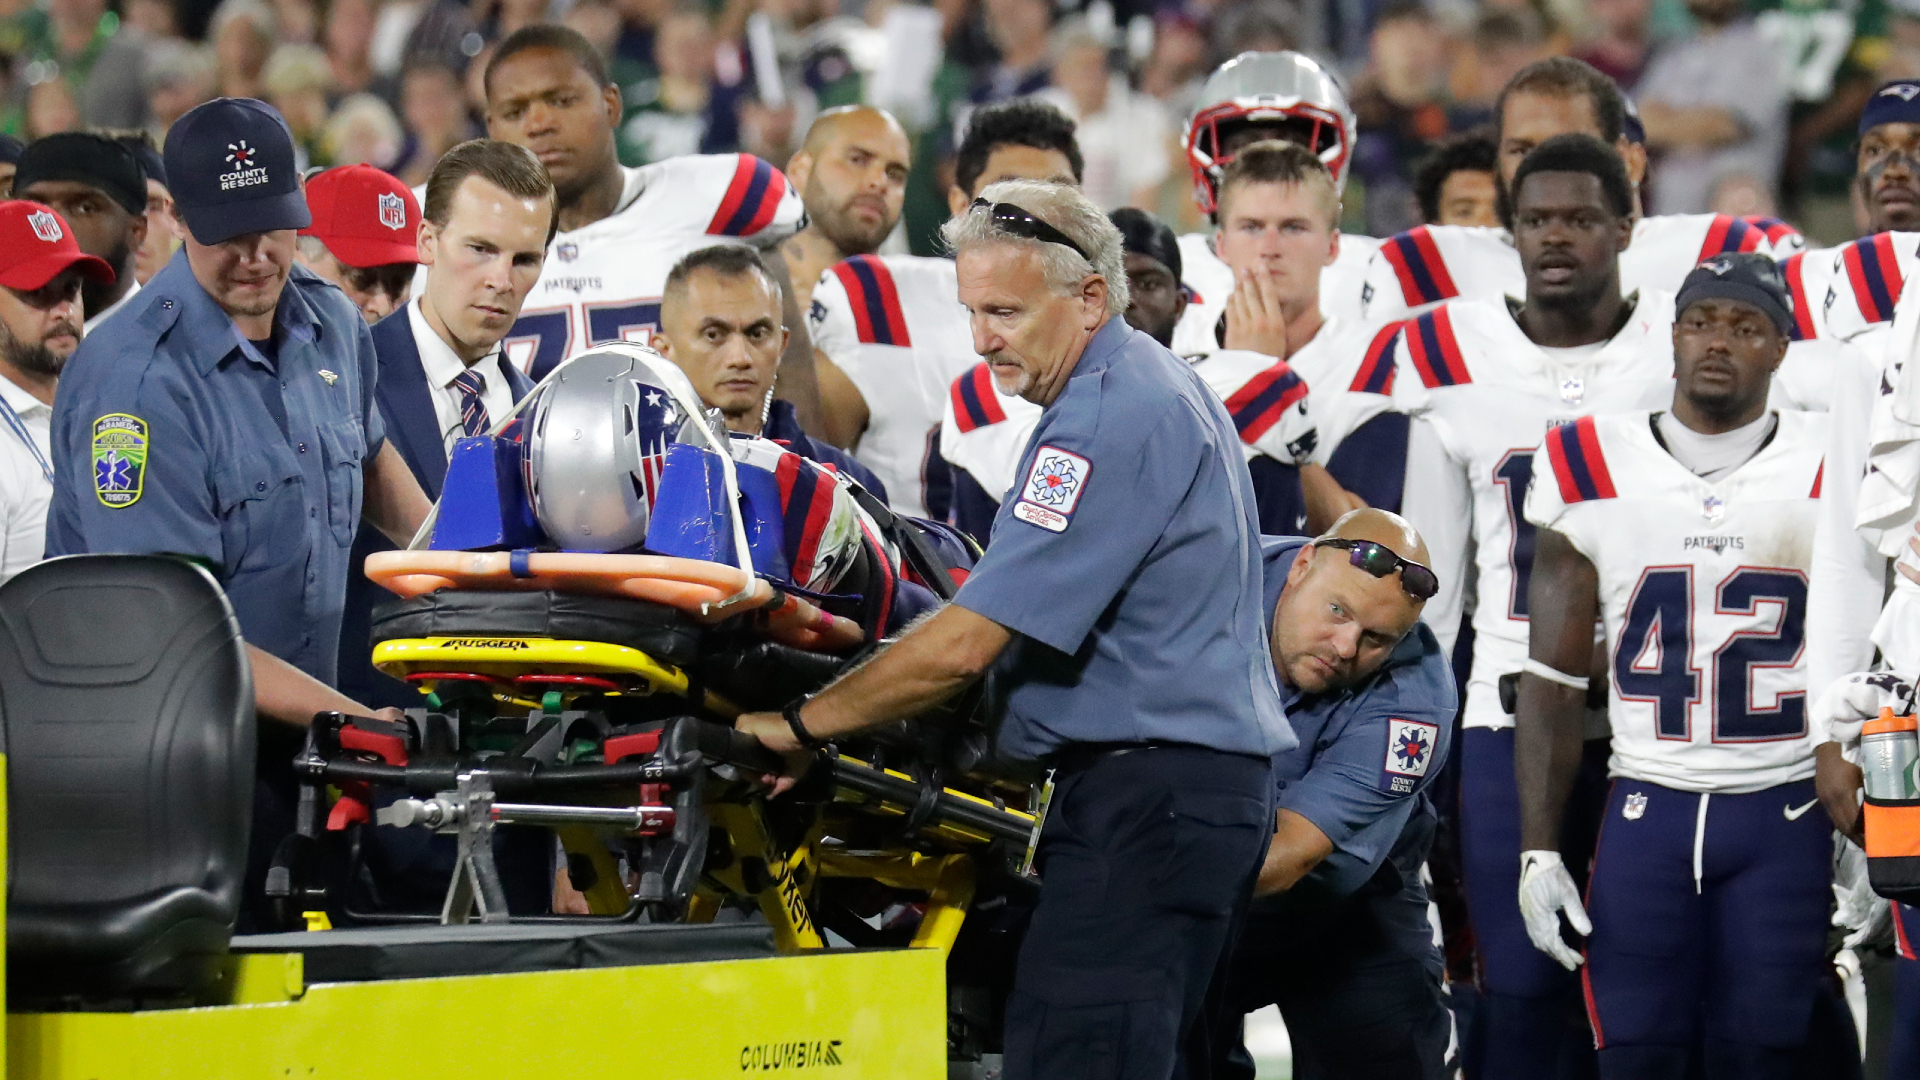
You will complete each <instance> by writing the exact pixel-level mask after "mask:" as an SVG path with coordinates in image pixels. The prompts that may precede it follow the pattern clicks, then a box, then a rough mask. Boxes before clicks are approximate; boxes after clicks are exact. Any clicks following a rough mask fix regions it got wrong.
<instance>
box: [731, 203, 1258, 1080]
mask: <svg viewBox="0 0 1920 1080" xmlns="http://www.w3.org/2000/svg"><path fill="white" fill-rule="evenodd" d="M944 234H945V237H946V240H947V243H948V245H949V246H950V247H951V248H952V249H953V250H954V253H955V256H956V260H957V270H958V275H959V283H960V290H959V295H960V301H961V303H962V304H963V305H964V306H965V307H966V308H967V310H968V312H969V315H970V321H971V323H972V327H973V344H974V349H975V350H976V351H977V352H979V353H980V354H981V356H982V357H984V358H985V359H986V361H987V363H988V364H989V365H991V367H992V370H993V375H994V379H995V381H996V382H997V383H998V384H999V386H1000V388H1001V390H1002V391H1003V392H1007V393H1018V394H1019V395H1020V396H1022V397H1024V398H1026V399H1027V400H1028V401H1031V402H1034V403H1035V404H1038V405H1041V406H1043V407H1044V408H1045V412H1044V413H1042V415H1041V417H1040V421H1039V426H1038V427H1037V428H1036V429H1035V431H1034V434H1033V437H1032V439H1031V440H1030V441H1029V443H1028V445H1027V449H1026V451H1025V453H1024V455H1023V457H1022V459H1021V462H1020V467H1019V469H1018V471H1017V472H1016V474H1015V475H1017V476H1019V477H1020V478H1021V479H1020V481H1019V487H1018V489H1017V490H1016V491H1014V492H1012V493H1010V494H1009V496H1008V498H1007V500H1006V502H1005V503H1004V504H1003V505H1002V506H1001V508H1000V513H999V516H998V518H997V519H996V520H995V521H994V527H993V544H992V546H991V547H990V548H989V549H988V551H987V554H986V555H985V557H984V558H982V559H981V560H980V562H979V563H978V564H977V565H976V566H975V567H974V569H973V574H972V576H971V577H969V578H968V579H967V582H966V584H965V585H963V586H962V587H961V589H960V593H959V595H958V596H957V597H956V598H955V600H954V602H953V603H952V604H950V605H949V606H947V607H946V608H944V609H942V610H941V611H940V612H938V613H937V614H935V615H933V616H931V617H929V618H928V619H926V620H925V621H923V622H921V623H919V624H917V625H916V626H914V627H913V628H912V629H910V630H909V631H907V632H906V633H905V634H904V635H902V636H901V637H900V639H899V640H898V641H897V642H896V643H894V644H893V645H892V646H891V647H890V648H888V649H886V650H884V651H882V652H881V653H879V654H878V655H877V656H876V657H875V658H874V659H873V660H872V661H871V662H869V663H867V664H865V665H863V666H862V667H860V668H858V669H856V670H855V671H853V672H852V673H850V674H848V675H847V676H845V677H843V678H842V679H840V680H839V681H838V682H837V683H835V684H834V685H832V686H829V687H828V688H827V689H825V690H823V691H821V692H820V693H819V694H817V695H815V696H814V697H812V698H810V699H808V700H806V701H803V702H797V703H795V704H794V705H790V706H789V707H788V708H787V709H786V710H785V711H784V712H782V713H756V714H749V715H747V716H744V717H742V718H741V719H740V721H739V726H740V727H741V728H742V729H743V730H746V731H748V732H751V733H752V734H753V735H755V736H757V737H758V738H759V739H760V741H761V742H762V743H765V744H766V745H767V746H769V747H771V748H773V749H776V750H779V751H782V752H785V753H788V754H789V761H790V765H789V772H790V773H792V772H798V771H804V769H805V767H806V762H807V760H808V758H807V757H806V756H805V755H804V754H803V753H801V751H803V750H804V749H805V748H807V747H810V746H813V745H817V744H818V743H820V742H824V741H826V740H830V739H833V738H836V737H839V736H842V735H846V734H849V733H851V732H854V731H857V730H860V729H863V728H867V727H871V726H874V725H876V724H883V723H887V722H890V721H894V720H897V719H900V718H903V717H909V716H913V715H916V714H918V713H921V712H923V711H925V710H926V709H927V708H929V707H931V706H933V705H935V704H937V703H939V702H940V701H943V700H945V699H946V698H949V697H951V696H952V695H954V694H955V693H957V692H958V691H959V690H961V689H962V688H963V687H965V686H966V685H968V684H969V683H971V682H972V681H973V680H975V679H977V678H979V677H980V675H981V674H982V673H983V672H984V671H986V670H987V668H988V667H989V666H990V665H994V666H995V667H996V671H997V673H998V676H999V677H1001V678H1002V679H1004V683H1003V684H1002V685H1003V688H1004V693H1005V699H1006V700H1005V706H1004V707H1005V717H1004V720H1003V721H1002V724H1001V728H1000V749H1001V752H1002V753H1003V754H1007V755H1010V756H1017V757H1028V758H1037V759H1040V760H1042V761H1044V762H1046V763H1047V764H1048V765H1050V766H1052V767H1053V768H1054V770H1055V772H1054V779H1055V783H1056V786H1055V789H1054V792H1053V797H1052V801H1051V808H1050V811H1049V813H1048V815H1047V817H1046V822H1045V827H1044V829H1043V831H1042V833H1041V837H1040V844H1039V854H1038V861H1037V863H1036V866H1037V868H1038V870H1039V872H1040V875H1041V878H1042V880H1043V881H1044V882H1045V884H1044V886H1043V887H1042V889H1041V891H1040V901H1039V905H1038V907H1037V908H1036V909H1035V911H1034V915H1033V920H1032V923H1031V926H1030V928H1029V929H1028V932H1027V936H1026V939H1025V942H1024V944H1023V945H1022V946H1021V950H1020V955H1019V960H1018V962H1017V966H1016V970H1015V973H1014V982H1013V991H1012V994H1011V996H1010V998H1009V1001H1008V1005H1007V1021H1006V1040H1005V1052H1006V1076H1007V1077H1008V1080H1035V1078H1046V1077H1058V1076H1077V1075H1097V1076H1114V1077H1138V1078H1141V1080H1166V1078H1168V1077H1170V1076H1173V1075H1176V1070H1179V1071H1178V1073H1177V1074H1178V1075H1182V1076H1185V1075H1189V1074H1190V1073H1191V1072H1192V1071H1193V1070H1195V1069H1200V1070H1203V1069H1204V1068H1205V1065H1206V1063H1205V1060H1204V1059H1205V1056H1206V1051H1205V1045H1204V1044H1205V1042H1206V1038H1205V1036H1206V1034H1207V1030H1206V1028H1205V1026H1204V1025H1200V1024H1197V1023H1196V1021H1197V1019H1198V1017H1199V1016H1200V1013H1201V1011H1202V1009H1201V1006H1202V1002H1203V999H1204V998H1205V995H1206V990H1207V986H1208V983H1209V981H1210V979H1211V978H1212V977H1213V974H1214V971H1215V969H1216V968H1217V967H1218V966H1219V965H1220V964H1221V963H1222V962H1223V960H1224V957H1225V955H1226V953H1227V951H1228V950H1229V948H1230V947H1231V944H1232V938H1233V933H1234V931H1235V929H1236V928H1237V923H1238V920H1239V918H1240V917H1241V915H1242V914H1243V912H1244V909H1245V905H1246V901H1247V899H1248V898H1249V896H1250V895H1251V891H1252V885H1253V878H1254V874H1255V873H1256V871H1257V870H1258V869H1259V866H1260V860H1261V858H1262V856H1263V854H1264V852H1265V851H1266V848H1267V840H1268V838H1269V837H1270V836H1271V835H1272V833H1273V780H1272V775H1273V766H1272V757H1273V755H1274V754H1277V753H1279V752H1281V751H1282V750H1286V749H1288V748H1290V747H1291V746H1293V734H1292V731H1291V730H1290V729H1289V728H1288V727H1287V723H1286V716H1285V713H1284V712H1283V711H1282V710H1281V707H1280V695H1279V688H1278V686H1277V685H1276V683H1275V680H1274V674H1273V662H1272V660H1271V659H1270V658H1269V656H1268V654H1267V629H1266V626H1267V622H1266V617H1265V614H1266V613H1265V608H1264V606H1263V598H1262V595H1261V554H1260V542H1259V536H1258V533H1257V532H1256V522H1257V518H1256V517H1255V512H1254V507H1253V491H1252V486H1251V484H1250V482H1249V481H1248V479H1247V469H1246V465H1245V462H1244V459H1243V458H1242V456H1241V453H1240V438H1239V435H1238V434H1236V432H1235V430H1234V426H1233V421H1232V420H1231V419H1230V418H1229V417H1228V416H1227V413H1226V410H1225V408H1224V407H1222V406H1221V404H1220V402H1219V399H1218V398H1216V397H1215V396H1214V395H1213V393H1212V392H1211V391H1209V390H1208V389H1207V387H1206V385H1205V384H1204V383H1202V382H1201V381H1200V379H1199V378H1198V377H1197V376H1195V375H1194V374H1193V372H1192V371H1191V370H1189V369H1188V367H1187V365H1186V364H1185V363H1184V362H1182V361H1181V360H1180V359H1179V358H1178V357H1176V356H1174V355H1173V354H1172V353H1171V352H1169V351H1167V349H1166V347H1165V346H1162V345H1160V344H1159V343H1157V342H1155V341H1154V340H1153V339H1152V338H1150V337H1148V336H1147V335H1145V334H1142V333H1140V332H1139V331H1137V330H1134V329H1133V328H1131V327H1129V326H1128V325H1127V324H1126V322H1125V320H1123V319H1122V318H1121V313H1122V312H1124V311H1125V310H1126V308H1127V284H1126V282H1127V279H1126V271H1125V269H1124V267H1123V262H1122V257H1121V244H1120V236H1119V233H1118V231H1117V230H1116V229H1115V228H1114V227H1113V225H1112V223H1111V222H1109V221H1108V220H1107V218H1106V216H1105V215H1104V214H1102V213H1101V212H1100V210H1099V208H1098V207H1096V206H1095V205H1094V204H1093V203H1091V202H1090V201H1088V200H1087V198H1086V197H1085V196H1084V195H1081V194H1080V193H1079V192H1078V191H1076V190H1074V189H1072V188H1067V187H1061V186H1058V185H1053V184H1043V183H1036V182H1033V181H1024V180H1014V181H1005V182H1002V183H998V184H994V185H992V186H990V187H988V188H987V189H986V190H985V191H984V192H983V193H982V195H981V198H980V199H979V200H978V201H976V202H975V203H974V205H973V208H972V209H971V210H969V211H968V212H967V213H964V214H961V215H958V216H957V217H955V218H954V219H953V220H952V221H951V222H949V223H948V224H947V226H946V227H945V229H944ZM788 782H789V781H787V780H785V779H783V780H782V781H781V784H783V785H784V784H786V783H788ZM1183 1057H1185V1059H1186V1061H1187V1062H1188V1063H1189V1065H1188V1066H1185V1067H1183V1064H1182V1058H1183Z"/></svg>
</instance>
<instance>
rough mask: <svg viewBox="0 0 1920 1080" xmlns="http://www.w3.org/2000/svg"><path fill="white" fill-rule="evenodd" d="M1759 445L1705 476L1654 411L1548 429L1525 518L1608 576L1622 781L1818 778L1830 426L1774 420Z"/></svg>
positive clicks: (1728, 785) (1613, 708)
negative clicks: (1813, 609)
mask: <svg viewBox="0 0 1920 1080" xmlns="http://www.w3.org/2000/svg"><path fill="white" fill-rule="evenodd" d="M1775 415H1776V416H1777V417H1778V427H1777V428H1776V429H1775V431H1774V435H1773V437H1772V439H1770V440H1769V441H1768V442H1767V443H1766V444H1765V445H1764V446H1763V447H1762V448H1761V449H1760V452H1759V453H1758V454H1756V455H1754V457H1753V458H1752V459H1751V460H1749V461H1747V462H1746V464H1744V465H1741V466H1740V467H1739V468H1738V469H1736V470H1734V471H1733V472H1732V473H1731V474H1729V475H1727V476H1724V477H1722V478H1721V479H1719V480H1718V481H1713V482H1709V481H1707V480H1706V479H1704V478H1702V477H1699V476H1696V475H1694V474H1693V473H1692V472H1690V471H1688V469H1687V468H1686V467H1685V466H1683V465H1681V464H1680V463H1679V462H1678V461H1676V460H1674V458H1673V456H1672V455H1671V454H1669V453H1668V452H1667V451H1666V448H1665V447H1663V446H1662V445H1661V444H1660V442H1659V440H1658V439H1656V438H1655V436H1654V428H1653V416H1654V414H1653V413H1651V412H1645V411H1634V412H1628V413H1620V414H1611V415H1607V416H1601V417H1586V418H1583V419H1581V420H1579V421H1576V422H1573V423H1569V424H1565V425H1562V426H1560V427H1558V428H1556V429H1554V430H1553V431H1551V432H1549V433H1548V434H1547V437H1546V440H1545V442H1544V443H1542V451H1543V453H1542V454H1537V455H1536V456H1535V458H1534V462H1533V467H1534V479H1533V484H1532V487H1531V489H1530V491H1529V492H1528V495H1527V504H1526V510H1527V520H1528V521H1529V522H1531V523H1532V524H1533V525H1534V526H1535V527H1537V528H1542V529H1552V530H1553V531H1555V532H1557V533H1560V534H1561V535H1563V536H1565V537H1566V538H1567V539H1568V541H1569V542H1571V543H1572V544H1573V546H1574V547H1575V548H1577V549H1578V550H1579V551H1580V552H1581V554H1583V555H1585V556H1586V557H1587V558H1588V559H1589V560H1590V561H1591V562H1592V563H1593V566H1594V569H1595V570H1596V571H1597V574H1598V579H1599V586H1600V610H1601V617H1602V621H1603V622H1604V623H1605V624H1606V632H1607V655H1608V658H1609V661H1610V663H1609V667H1608V669H1607V672H1606V675H1607V678H1608V681H1609V683H1610V688H1609V691H1608V703H1607V714H1608V718H1609V722H1610V724H1611V726H1612V728H1613V759H1612V766H1611V772H1612V774H1613V775H1614V776H1620V777H1630V778H1632V779H1635V780H1643V781H1646V782H1648V783H1653V784H1660V785H1662V786H1664V787H1669V788H1675V789H1678V790H1681V791H1710V792H1747V791H1759V790H1761V789H1763V788H1769V787H1773V786H1775V785H1778V784H1786V783H1791V782H1793V781H1796V780H1804V779H1806V778H1807V777H1810V776H1812V775H1813V740H1812V739H1811V738H1810V736H1809V731H1810V728H1809V726H1808V722H1807V705H1808V703H1807V695H1806V689H1807V681H1806V664H1805V655H1806V617H1807V578H1808V570H1809V568H1810V566H1811V564H1812V559H1813V531H1814V500H1816V499H1818V498H1819V497H1820V488H1821V485H1822V483H1823V482H1824V479H1825V478H1824V472H1825V456H1826V451H1827V432H1828V420H1827V417H1825V416H1822V415H1819V414H1813V413H1794V412H1783V413H1777V414H1775Z"/></svg>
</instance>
